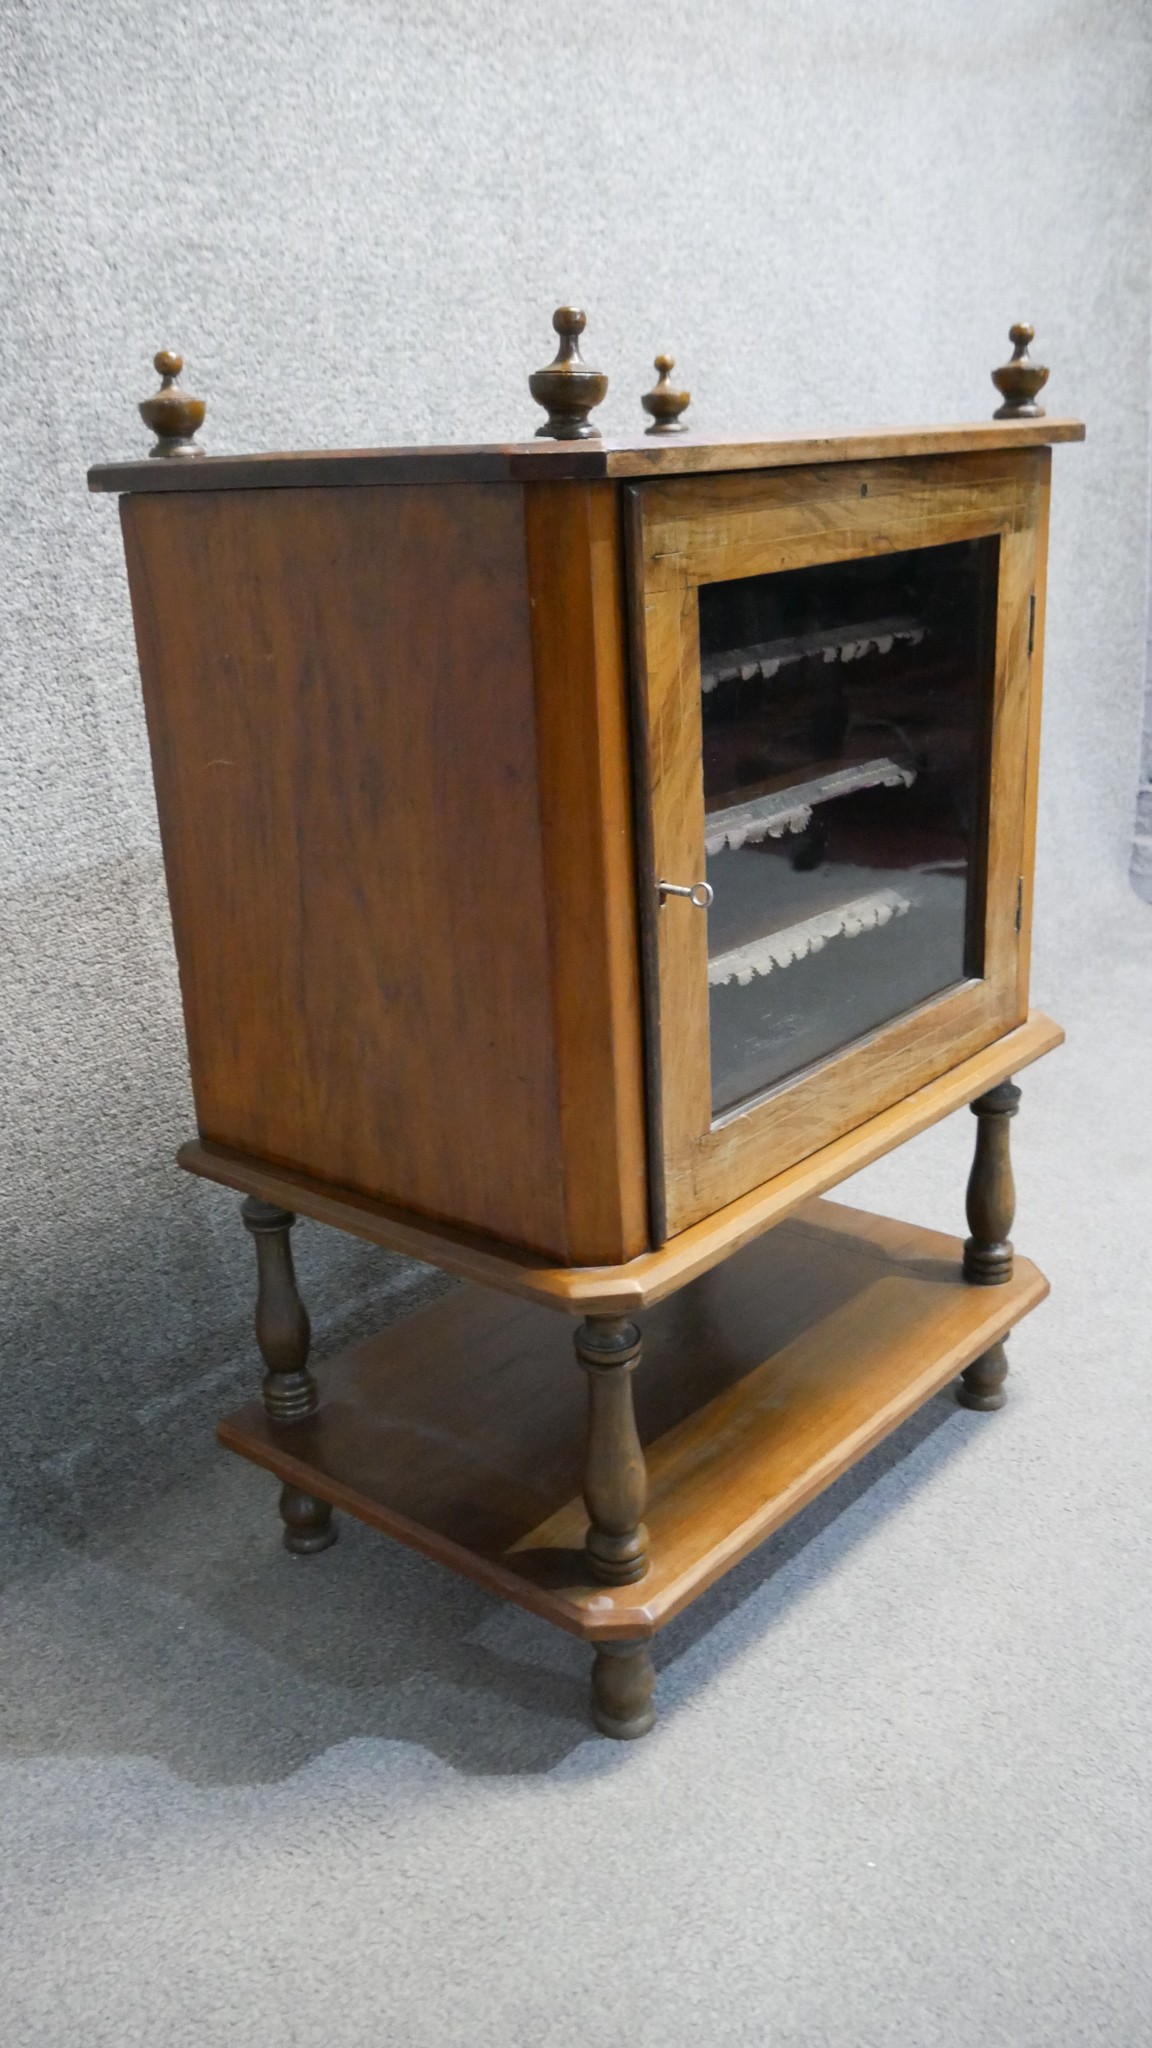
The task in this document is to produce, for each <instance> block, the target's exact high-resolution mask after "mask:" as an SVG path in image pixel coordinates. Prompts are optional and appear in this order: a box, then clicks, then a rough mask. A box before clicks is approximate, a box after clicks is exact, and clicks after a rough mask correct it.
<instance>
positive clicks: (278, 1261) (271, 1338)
mask: <svg viewBox="0 0 1152 2048" xmlns="http://www.w3.org/2000/svg"><path fill="white" fill-rule="evenodd" d="M240 1213H241V1215H242V1216H243V1218H244V1227H245V1229H246V1230H250V1231H251V1233H252V1236H253V1238H254V1239H255V1242H256V1270H257V1274H258V1276H259V1290H258V1292H257V1296H256V1342H257V1343H258V1344H259V1346H260V1355H261V1357H262V1358H263V1360H264V1364H265V1367H266V1368H267V1370H266V1372H265V1375H264V1389H263V1391H264V1406H265V1408H266V1409H267V1411H268V1414H269V1415H270V1416H271V1418H272V1421H273V1422H298V1421H300V1419H301V1418H302V1417H303V1416H305V1415H312V1414H313V1413H314V1412H315V1409H316V1406H317V1402H318V1400H319V1395H318V1393H317V1388H316V1382H315V1380H314V1379H313V1377H312V1375H311V1373H310V1372H309V1370H308V1347H309V1345H310V1343H311V1341H312V1331H311V1328H310V1326H309V1322H308V1311H307V1309H306V1308H305V1306H304V1303H303V1302H302V1301H301V1299H300V1296H299V1294H298V1292H297V1289H296V1274H295V1272H294V1271H293V1267H292V1246H291V1244H290V1242H289V1237H288V1233H289V1231H290V1230H291V1228H292V1225H293V1224H294V1223H295V1221H296V1218H295V1217H294V1216H293V1214H292V1212H291V1210H290V1209H277V1208H275V1207H274V1206H273V1204H272V1203H271V1202H258V1201H257V1200H256V1198H255V1196H253V1195H249V1197H248V1199H247V1201H246V1202H245V1203H244V1205H243V1208H242V1209H241V1211H240Z"/></svg>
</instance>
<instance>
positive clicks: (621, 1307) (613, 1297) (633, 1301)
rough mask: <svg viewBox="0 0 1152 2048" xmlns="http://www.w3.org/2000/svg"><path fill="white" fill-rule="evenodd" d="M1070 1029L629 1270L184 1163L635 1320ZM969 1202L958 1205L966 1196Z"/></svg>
mask: <svg viewBox="0 0 1152 2048" xmlns="http://www.w3.org/2000/svg"><path fill="white" fill-rule="evenodd" d="M1063 1039H1064V1033H1063V1031H1062V1030H1061V1028H1060V1026H1059V1025H1058V1024H1054V1023H1053V1021H1052V1019H1051V1018H1050V1017H1045V1016H1043V1015H1041V1014H1040V1013H1039V1012H1035V1013H1033V1015H1032V1016H1031V1017H1029V1019H1028V1021H1027V1023H1026V1024H1023V1025H1021V1026H1020V1028H1019V1029H1018V1030H1016V1031H1010V1032H1008V1033H1006V1035H1005V1036H1004V1037H1003V1038H1001V1039H998V1040H997V1042H996V1043H995V1044H994V1045H990V1046H986V1047H985V1048H984V1049H983V1051H982V1052H980V1053H977V1054H975V1055H974V1056H973V1057H972V1058H971V1059H967V1060H964V1061H962V1062H961V1063H960V1064H959V1065H958V1066H957V1067H955V1068H954V1069H953V1070H952V1071H951V1072H950V1073H948V1074H944V1075H941V1076H940V1077H939V1078H938V1079H937V1080H935V1081H932V1082H930V1083H929V1084H928V1085H927V1086H926V1087H924V1088H919V1089H917V1090H916V1092H915V1094H913V1095H910V1096H908V1097H907V1098H906V1099H905V1100H904V1101H901V1102H897V1103H894V1104H893V1106H892V1107H891V1108H890V1109H887V1110H884V1111H883V1112H882V1113H881V1114H880V1115H879V1116H875V1117H870V1118H869V1119H868V1120H867V1122H865V1123H863V1124H861V1125H860V1126H859V1127H858V1128H857V1129H856V1130H853V1131H851V1132H849V1133H848V1134H847V1135H846V1136H845V1137H843V1138H839V1139H837V1140H836V1141H835V1143H833V1144H831V1145H827V1146H825V1147H824V1148H823V1149H822V1150H821V1151H820V1152H816V1153H813V1154H812V1155H811V1157H810V1158H808V1159H805V1160H802V1161H801V1162H800V1163H799V1164H798V1165H796V1166H793V1167H790V1168H789V1170H788V1171H787V1172H786V1173H782V1174H779V1175H777V1177H776V1179H775V1180H771V1181H768V1182H766V1183H765V1185H764V1186H763V1187H760V1188H755V1189H753V1190H752V1191H751V1192H750V1193H749V1194H747V1195H743V1196H741V1197H740V1199H739V1200H737V1201H735V1202H730V1203H728V1204H727V1206H726V1207H725V1208H723V1209H721V1210H719V1211H718V1212H717V1213H716V1214H715V1215H713V1216H709V1217H706V1218H705V1219H704V1221H703V1222H701V1223H697V1224H695V1225H694V1226H693V1228H692V1229H690V1230H685V1231H683V1232H682V1233H681V1235H680V1236H679V1237H676V1238H672V1239H670V1240H669V1242H668V1243H667V1244H666V1245H663V1246H662V1247H661V1248H660V1249H659V1250H658V1251H650V1252H642V1253H641V1254H640V1256H639V1257H638V1258H635V1259H631V1260H629V1261H628V1263H627V1264H625V1265H620V1266H601V1267H564V1266H555V1265H550V1264H549V1263H548V1261H547V1260H545V1259H543V1258H539V1257H532V1256H525V1255H524V1254H523V1253H517V1252H516V1251H515V1250H514V1249H513V1248H511V1247H510V1246H508V1245H500V1244H497V1243H495V1242H494V1241H493V1240H492V1239H491V1238H483V1237H479V1236H477V1235H474V1234H469V1233H467V1232H464V1231H459V1230H437V1229H434V1228H432V1227H430V1226H429V1224H428V1223H427V1222H426V1221H425V1220H423V1219H422V1218H420V1217H419V1216H413V1215H411V1214H410V1213H408V1214H406V1213H404V1212H403V1211H401V1210H398V1209H395V1208H391V1207H389V1206H388V1205H386V1204H384V1203H381V1202H374V1201H370V1200H369V1199H367V1198H366V1197H364V1196H358V1195H355V1194H351V1193H349V1192H348V1191H347V1190H343V1189H339V1188H333V1187H326V1186H325V1185H324V1184H323V1183H322V1182H320V1181H317V1180H314V1179H310V1178H309V1177H308V1176H306V1175H303V1174H296V1173H287V1172H285V1171H284V1170H283V1169H281V1168H277V1167H275V1166H269V1165H267V1164H266V1163H265V1162H263V1161H261V1160H259V1159H252V1158H245V1157H244V1156H243V1155H242V1154H240V1153H237V1152H231V1151H228V1150H227V1149H226V1148H224V1147H222V1146H219V1145H212V1144H206V1143H204V1142H202V1141H200V1142H193V1143H191V1144H188V1145H184V1146H182V1147H181V1150H180V1153H179V1155H178V1157H179V1162H180V1165H181V1166H183V1167H184V1168H185V1169H186V1171H187V1172H189V1173H195V1174H199V1175H200V1176H201V1177H202V1178H203V1179H205V1180H214V1181H217V1182H219V1183H220V1185H221V1186H223V1187H228V1188H235V1189H236V1190H237V1191H238V1192H240V1193H243V1194H248V1195H257V1196H259V1198H260V1199H261V1200H262V1201H267V1202H276V1203H279V1204H280V1205H281V1206H282V1207H284V1208H286V1209H292V1210H295V1211H296V1212H297V1213H298V1214H300V1215H301V1216H311V1217H312V1218H313V1219H314V1221H316V1222H317V1223H327V1224H331V1225H332V1226H333V1227H334V1228H335V1229H337V1230H347V1231H349V1232H351V1234H352V1236H354V1237H363V1238H367V1239H368V1241H369V1242H370V1243H372V1244H382V1245H386V1246H387V1247H388V1248H389V1250H391V1251H399V1252H407V1253H408V1254H409V1255H410V1257H412V1258H416V1259H426V1260H427V1261H428V1262H429V1264H431V1265H434V1266H440V1267H442V1268H443V1270H444V1271H445V1272H446V1273H454V1274H456V1275H458V1276H459V1278H461V1279H463V1280H472V1281H475V1282H476V1283H477V1284H478V1285H480V1286H482V1287H492V1288H499V1289H501V1290H502V1291H504V1292H506V1293H509V1294H514V1295H519V1296H522V1297H523V1298H525V1299H526V1300H529V1301H535V1302H540V1303H542V1304H544V1305H546V1306H548V1307H550V1308H559V1309H566V1310H568V1311H569V1313H571V1314H573V1315H590V1314H602V1315H628V1314H631V1313H633V1312H634V1311H635V1310H637V1309H642V1308H647V1307H650V1306H651V1305H652V1304H653V1303H655V1302H658V1301H663V1300H664V1299H665V1297H666V1296H668V1295H670V1294H673V1293H675V1292H676V1290H677V1289H678V1288H681V1287H685V1286H687V1285H688V1283H689V1281H691V1280H695V1279H698V1278H699V1276H700V1275H701V1274H703V1273H707V1272H709V1271H710V1270H711V1268H712V1267H713V1266H716V1265H719V1264H720V1262H721V1261H722V1260H724V1259H726V1258H728V1257H730V1256H731V1254H732V1253H733V1252H736V1251H739V1250H740V1249H741V1247H742V1246H744V1245H746V1244H749V1243H751V1242H752V1241H753V1239H755V1238H757V1237H759V1236H761V1235H762V1234H763V1232H765V1231H767V1230H771V1229H772V1228H773V1227H774V1226H775V1225H776V1224H778V1223H779V1222H780V1221H781V1220H782V1219H783V1218H784V1217H786V1216H789V1215H791V1214H792V1213H793V1211H794V1210H796V1209H798V1208H800V1207H801V1206H802V1205H803V1204H804V1203H805V1202H807V1201H810V1200H811V1198H812V1197H813V1196H814V1195H819V1194H822V1193H823V1191H824V1190H825V1189H826V1188H832V1187H835V1186H836V1184H837V1182H838V1181H842V1180H846V1179H847V1178H848V1176H849V1174H853V1173H859V1171H860V1170H861V1168H862V1167H865V1166H868V1165H870V1164H871V1162H872V1161H873V1160H874V1159H880V1158H882V1157H883V1155H884V1153H885V1152H891V1151H892V1150H893V1149H894V1148H895V1147H896V1146H897V1145H902V1144H903V1143H904V1142H905V1140H906V1139H908V1138H914V1137H915V1136H916V1135H917V1134H918V1132H920V1131H925V1130H927V1129H928V1128H929V1126H930V1125H932V1124H934V1123H938V1122H939V1120H940V1118H941V1117H944V1116H948V1115H949V1114H950V1112H951V1111H952V1110H954V1109H959V1108H962V1107H963V1105H964V1104H965V1103H968V1102H971V1101H973V1100H974V1098H975V1097H976V1096H977V1095H983V1094H984V1093H985V1092H986V1090H987V1089H989V1088H992V1087H994V1086H995V1085H996V1083H997V1082H999V1081H1004V1080H1007V1078H1008V1076H1009V1075H1010V1074H1015V1073H1018V1072H1019V1071H1020V1070H1021V1069H1022V1068H1023V1067H1026V1066H1029V1065H1031V1063H1032V1061H1033V1060H1037V1059H1040V1058H1041V1057H1042V1055H1043V1054H1044V1053H1046V1052H1051V1051H1052V1050H1053V1048H1054V1047H1055V1046H1058V1045H1060V1044H1062V1043H1063ZM958 1206H959V1198H958Z"/></svg>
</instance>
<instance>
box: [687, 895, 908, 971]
mask: <svg viewBox="0 0 1152 2048" xmlns="http://www.w3.org/2000/svg"><path fill="white" fill-rule="evenodd" d="M911 909H912V902H911V899H910V898H909V897H907V896H905V895H904V894H903V893H902V891H901V890H899V889H874V890H872V892H871V893H870V894H869V895H867V896H855V897H853V898H852V900H851V902H848V903H840V904H837V906H836V907H835V908H834V909H832V910H821V911H817V913H816V915H815V916H814V917H805V918H801V919H800V920H799V922H798V923H796V924H789V925H784V926H782V927H781V928H780V929H779V930H777V931H772V932H767V933H765V934H764V935H763V936H762V937H760V938H757V939H753V940H751V941H750V942H749V943H748V944H747V945H744V946H732V947H729V948H728V950H727V951H726V952H723V953H718V954H717V955H716V957H715V958H714V959H710V960H709V962H708V981H709V985H710V987H713V988H719V987H722V986H723V985H724V984H725V983H726V982H730V981H737V982H739V983H740V986H741V987H742V988H743V987H745V986H746V984H747V983H748V982H750V981H752V980H753V979H754V978H755V977H756V976H757V975H762V974H771V973H772V970H773V968H777V967H790V966H791V965H792V962H793V961H794V960H805V959H807V957H808V955H809V953H818V952H819V951H820V949H821V947H822V946H826V945H827V943H828V941H829V939H839V938H845V939H854V938H858V937H859V935H860V933H861V932H872V931H877V930H878V929H879V928H880V927H881V926H882V925H886V924H891V922H892V919H893V918H894V917H904V916H906V914H907V912H908V911H909V910H911Z"/></svg>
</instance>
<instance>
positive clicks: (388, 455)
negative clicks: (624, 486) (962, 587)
mask: <svg viewBox="0 0 1152 2048" xmlns="http://www.w3.org/2000/svg"><path fill="white" fill-rule="evenodd" d="M1083 439H1084V425H1083V422H1082V421H1081V420H1068V419H1058V420H1056V419H1037V420H994V421H993V420H976V421H973V422H970V423H967V424H961V425H951V426H942V427H879V428H863V429H860V430H858V431H852V432H849V433H843V434H787V435H777V436H775V437H771V436H768V437H763V438H761V439H758V440H757V439H749V438H747V437H745V436H741V435H737V434H729V435H723V434H721V435H710V436H709V435H696V434H684V435H681V436H677V437H676V438H675V439H674V440H668V441H662V442H656V441H650V440H647V439H645V438H644V437H643V436H640V437H638V438H634V439H625V440H618V441H597V442H587V441H585V442H579V441H544V440H540V441H513V442H506V443H501V442H493V443H488V444H480V445H476V446H472V447H468V446H465V445H461V446H460V447H455V448H453V447H441V448H433V447H426V448H419V447H417V448H313V449H306V450H301V451H298V452H296V453H292V454H272V455H207V456H204V457H203V458H202V459H201V460H199V461H196V462H153V461H151V460H149V459H147V458H146V459H144V460H143V461H138V462H111V463H99V464H97V466H96V467H95V468H93V469H90V470H89V471H88V488H89V490H90V491H132V492H157V491H236V490H273V489H276V488H279V487H283V486H290V485H302V484H307V485H310V486H311V485H320V486H323V485H326V484H336V485H344V486H357V485H361V484H408V483H424V484H426V483H442V484H444V483H544V482H559V481H561V480H563V479H565V478H568V479H571V480H573V481H580V482H585V483H590V482H593V481H594V480H595V479H597V478H602V477H616V478H620V477H640V476H655V475H665V476H671V475H689V474H693V475H700V474H702V473H703V472H705V471H708V470H734V469H779V468H790V467H793V466H795V465H797V464H801V463H809V462H821V463H823V462H865V461H869V462H870V461H877V460H886V459H889V458H891V457H896V456H907V455H942V454H948V453H959V452H962V451H964V450H978V449H982V448H1036V447H1040V446H1043V445H1048V444H1051V443H1055V442H1057V441H1082V440H1083Z"/></svg>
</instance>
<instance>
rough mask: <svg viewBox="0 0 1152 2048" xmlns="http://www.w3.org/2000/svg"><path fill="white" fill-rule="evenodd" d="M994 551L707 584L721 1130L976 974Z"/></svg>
mask: <svg viewBox="0 0 1152 2048" xmlns="http://www.w3.org/2000/svg"><path fill="white" fill-rule="evenodd" d="M998 553H999V541H998V540H997V539H996V538H995V536H992V537H990V538H988V539H984V540H977V541H961V542H955V543H952V544H950V545H948V546H945V547H933V548H918V549H916V550H914V551H911V552H909V553H906V554H899V555H886V556H879V557H876V556H871V557H869V558H868V559H866V560H863V561H852V562H837V563H830V564H825V565H821V566H819V567H815V568H810V569H792V570H785V571H782V572H781V573H780V574H778V575H769V576H750V577H746V578H742V579H741V580H739V581H738V582H732V583H711V584H705V585H704V586H703V587H702V588H701V591H700V655H701V661H700V667H701V685H702V689H703V713H704V803H705V842H706V848H707V855H708V870H707V872H708V880H709V882H710V883H711V884H712V888H713V890H714V892H715V900H714V902H713V905H712V908H711V910H710V911H709V912H708V982H709V1011H710V1019H711V1037H712V1109H713V1114H714V1115H719V1114H721V1113H722V1112H723V1111H725V1110H727V1109H731V1108H733V1107H734V1106H735V1105H736V1104H738V1103H741V1102H744V1101H746V1100H747V1099H748V1098H749V1097H750V1096H752V1095H755V1094H758V1093H760V1092H761V1091H762V1090H763V1089H766V1088H769V1087H771V1086H772V1085H773V1084H774V1083H775V1082H777V1081H780V1080H783V1079H784V1078H785V1077H786V1076H787V1075H789V1074H794V1073H796V1072H797V1071H798V1070H799V1069H800V1068H802V1067H805V1066H808V1065H810V1064H811V1062H812V1061H814V1060H818V1059H822V1058H825V1057H826V1056H827V1055H828V1054H830V1053H833V1052H835V1051H837V1050H839V1049H840V1048H841V1047H843V1046H845V1045H847V1044H849V1043H850V1042H851V1041H852V1040H853V1039H855V1038H859V1037H861V1036H862V1035H863V1034H864V1033H866V1032H869V1031H872V1030H874V1029H875V1028H876V1027H877V1026H878V1025H880V1024H884V1023H886V1022H888V1021H889V1020H891V1019H892V1018H894V1017H897V1016H899V1015H900V1014H901V1012H903V1011H905V1010H909V1009H912V1008H914V1006H915V1005H916V1004H917V1003H921V1002H924V1001H925V1000H926V999H927V998H928V997H929V996H932V995H935V994H937V993H938V992H939V991H941V990H942V989H945V988H948V987H949V986H950V985H951V984H953V983H955V982H958V981H961V980H963V979H964V978H965V977H967V976H970V975H978V974H979V973H980V972H981V959H980V931H981V927H982V923H983V918H982V876H981V873H980V855H981V849H982V842H983V829H982V820H983V804H984V783H985V757H986V753H987V745H986V729H987V724H988V716H989V707H990V704H991V691H992V664H993V650H994V641H995V606H996V578H997V567H998Z"/></svg>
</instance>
